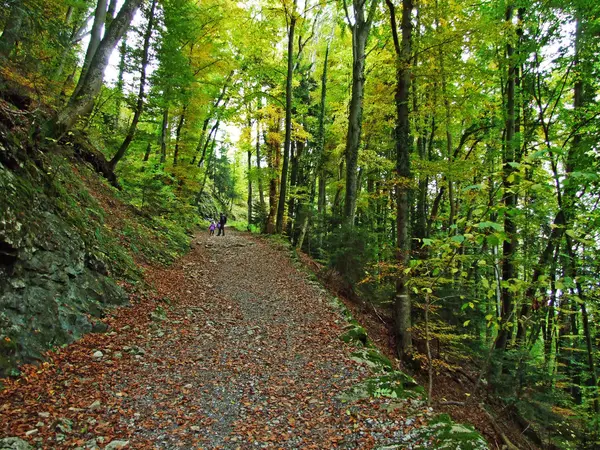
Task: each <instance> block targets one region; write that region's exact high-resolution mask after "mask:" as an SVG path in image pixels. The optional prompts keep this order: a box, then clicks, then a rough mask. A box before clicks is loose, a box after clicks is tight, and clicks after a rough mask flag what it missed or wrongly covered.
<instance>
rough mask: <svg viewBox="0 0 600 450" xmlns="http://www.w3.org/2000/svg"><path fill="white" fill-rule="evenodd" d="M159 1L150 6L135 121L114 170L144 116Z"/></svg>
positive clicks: (114, 158) (119, 151) (120, 148)
mask: <svg viewBox="0 0 600 450" xmlns="http://www.w3.org/2000/svg"><path fill="white" fill-rule="evenodd" d="M156 4H157V0H152V5H151V6H150V11H149V13H148V24H147V25H146V31H145V33H144V47H143V49H142V65H141V67H140V87H139V90H138V98H137V102H136V105H135V111H134V113H133V119H132V120H131V124H130V125H129V129H128V130H127V135H126V136H125V139H124V140H123V143H122V144H121V146H120V147H119V150H117V153H116V154H115V156H113V158H112V159H111V160H110V166H111V167H112V169H113V170H114V169H115V167H116V166H117V164H118V163H119V161H120V160H121V159H122V158H123V156H125V152H127V149H128V148H129V144H131V141H133V137H134V136H135V131H136V129H137V124H138V122H139V121H140V117H141V116H142V112H143V110H144V98H145V96H146V94H145V89H146V69H147V68H148V62H149V60H150V58H149V55H150V39H151V37H152V29H153V28H154V10H155V9H156Z"/></svg>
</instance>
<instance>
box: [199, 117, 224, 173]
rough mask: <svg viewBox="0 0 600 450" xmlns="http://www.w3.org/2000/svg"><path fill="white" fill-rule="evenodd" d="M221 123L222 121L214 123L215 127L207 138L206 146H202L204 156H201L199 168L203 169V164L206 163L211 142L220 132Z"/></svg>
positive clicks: (218, 120)
mask: <svg viewBox="0 0 600 450" xmlns="http://www.w3.org/2000/svg"><path fill="white" fill-rule="evenodd" d="M220 123H221V119H217V121H216V122H215V123H214V125H213V126H212V128H211V129H210V131H209V132H208V137H207V138H206V141H204V145H203V146H202V154H201V155H200V159H199V160H198V167H202V164H203V163H204V158H205V157H206V150H207V149H208V148H209V144H210V143H211V141H212V140H214V139H215V137H216V135H217V132H218V131H219V125H220Z"/></svg>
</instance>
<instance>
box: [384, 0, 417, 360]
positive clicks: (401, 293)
mask: <svg viewBox="0 0 600 450" xmlns="http://www.w3.org/2000/svg"><path fill="white" fill-rule="evenodd" d="M386 3H387V6H388V8H389V10H390V24H391V28H392V37H393V40H394V48H395V51H396V93H395V105H396V126H395V129H394V138H395V145H396V172H397V173H398V177H399V180H398V184H397V185H396V195H397V198H396V202H397V208H396V209H397V215H396V236H397V245H398V247H397V252H396V261H397V263H398V267H399V273H400V275H399V276H398V278H397V280H396V299H395V302H394V314H395V317H394V318H395V332H396V336H397V338H398V340H397V351H398V354H399V356H400V357H401V359H404V360H406V358H407V357H408V355H409V354H410V352H411V347H412V335H411V332H410V324H411V299H410V294H409V292H408V289H407V287H406V282H407V279H406V276H405V275H404V274H403V270H404V269H405V268H407V267H409V264H410V237H409V232H408V229H409V224H410V219H409V211H410V203H409V192H410V186H411V179H412V175H411V172H410V151H411V147H412V141H411V136H410V123H409V117H408V97H409V92H410V74H411V56H412V55H411V53H412V50H411V35H412V24H411V14H412V9H413V3H412V0H403V1H402V19H401V25H400V27H401V30H402V40H401V41H400V40H399V37H398V29H397V24H396V12H395V7H394V4H393V3H392V0H386Z"/></svg>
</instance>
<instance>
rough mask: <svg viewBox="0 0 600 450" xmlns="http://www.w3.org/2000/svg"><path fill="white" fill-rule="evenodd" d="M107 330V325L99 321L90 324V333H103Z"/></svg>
mask: <svg viewBox="0 0 600 450" xmlns="http://www.w3.org/2000/svg"><path fill="white" fill-rule="evenodd" d="M107 330H108V325H106V324H105V323H104V322H100V321H99V320H98V321H96V322H93V323H92V333H105V332H106V331H107Z"/></svg>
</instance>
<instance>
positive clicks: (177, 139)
mask: <svg viewBox="0 0 600 450" xmlns="http://www.w3.org/2000/svg"><path fill="white" fill-rule="evenodd" d="M186 110H187V105H183V110H182V111H181V115H180V116H179V121H178V122H177V131H176V132H175V152H174V153H173V167H175V166H177V162H178V160H179V142H180V141H181V129H182V128H183V124H184V122H185V113H186Z"/></svg>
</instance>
